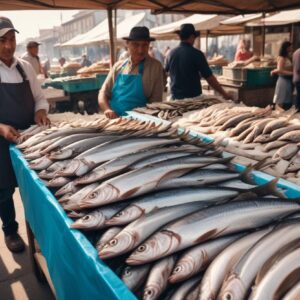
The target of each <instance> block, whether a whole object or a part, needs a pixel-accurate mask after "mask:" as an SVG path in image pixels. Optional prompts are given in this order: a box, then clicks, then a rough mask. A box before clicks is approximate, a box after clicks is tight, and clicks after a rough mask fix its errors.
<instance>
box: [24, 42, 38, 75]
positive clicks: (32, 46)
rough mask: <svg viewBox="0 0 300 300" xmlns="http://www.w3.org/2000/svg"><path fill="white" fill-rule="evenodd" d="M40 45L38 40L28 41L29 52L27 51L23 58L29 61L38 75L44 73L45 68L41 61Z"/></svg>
mask: <svg viewBox="0 0 300 300" xmlns="http://www.w3.org/2000/svg"><path fill="white" fill-rule="evenodd" d="M39 45H40V43H38V42H36V41H30V42H28V43H27V47H26V49H27V52H25V53H24V54H23V55H22V56H21V58H22V59H24V60H26V61H28V62H29V63H30V64H31V65H32V67H33V69H34V71H35V73H36V75H39V74H44V73H43V68H42V65H41V62H40V58H39V56H38V53H39Z"/></svg>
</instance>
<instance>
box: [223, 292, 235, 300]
mask: <svg viewBox="0 0 300 300" xmlns="http://www.w3.org/2000/svg"><path fill="white" fill-rule="evenodd" d="M224 299H225V300H232V299H233V297H232V295H231V293H228V292H227V293H226V294H225V295H224Z"/></svg>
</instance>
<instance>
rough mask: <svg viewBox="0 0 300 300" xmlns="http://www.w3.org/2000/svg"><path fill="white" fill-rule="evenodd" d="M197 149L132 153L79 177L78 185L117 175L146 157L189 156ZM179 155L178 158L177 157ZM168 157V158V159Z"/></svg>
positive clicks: (167, 149)
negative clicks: (159, 155)
mask: <svg viewBox="0 0 300 300" xmlns="http://www.w3.org/2000/svg"><path fill="white" fill-rule="evenodd" d="M195 148H196V147H182V146H181V147H169V148H158V149H147V150H143V151H140V152H135V153H130V154H127V155H124V156H121V157H117V158H115V159H112V160H110V161H108V162H106V163H104V164H102V165H100V166H99V167H97V168H95V169H93V170H92V171H91V172H89V173H87V174H86V175H84V176H82V177H79V178H78V179H76V180H75V183H76V184H87V183H92V182H96V181H99V180H103V179H105V178H107V177H110V176H112V175H116V174H118V173H120V172H121V171H124V170H125V169H127V168H129V167H131V166H132V164H134V163H135V162H137V161H140V160H143V159H144V158H146V157H149V156H153V155H155V154H160V153H166V154H167V153H172V154H174V155H175V157H178V156H181V154H182V156H184V155H188V154H189V153H192V152H198V151H199V150H197V149H195ZM177 155H178V156H177ZM167 158H168V156H166V159H167Z"/></svg>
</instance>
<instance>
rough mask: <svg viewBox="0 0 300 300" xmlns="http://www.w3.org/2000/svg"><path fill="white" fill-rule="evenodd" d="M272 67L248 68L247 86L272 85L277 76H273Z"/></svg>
mask: <svg viewBox="0 0 300 300" xmlns="http://www.w3.org/2000/svg"><path fill="white" fill-rule="evenodd" d="M271 70H272V68H261V69H253V70H252V69H247V83H246V86H247V87H263V86H272V85H275V83H276V76H271Z"/></svg>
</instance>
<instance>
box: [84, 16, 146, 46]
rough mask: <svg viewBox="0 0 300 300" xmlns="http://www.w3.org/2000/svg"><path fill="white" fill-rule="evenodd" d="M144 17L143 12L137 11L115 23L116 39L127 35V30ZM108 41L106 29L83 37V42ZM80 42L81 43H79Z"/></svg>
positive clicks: (136, 24)
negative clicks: (87, 37) (86, 37)
mask: <svg viewBox="0 0 300 300" xmlns="http://www.w3.org/2000/svg"><path fill="white" fill-rule="evenodd" d="M144 17H145V13H139V14H136V15H133V16H130V17H127V18H126V19H125V20H123V21H122V22H120V23H119V24H117V36H116V38H117V39H118V40H121V39H122V38H123V37H126V36H128V35H129V32H130V30H131V28H132V27H134V26H138V25H139V24H140V23H141V22H142V21H143V20H144ZM108 41H109V33H108V30H106V32H104V33H99V34H97V35H96V36H94V37H93V38H89V39H85V41H84V44H93V43H99V42H108ZM81 44H82V43H81Z"/></svg>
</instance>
